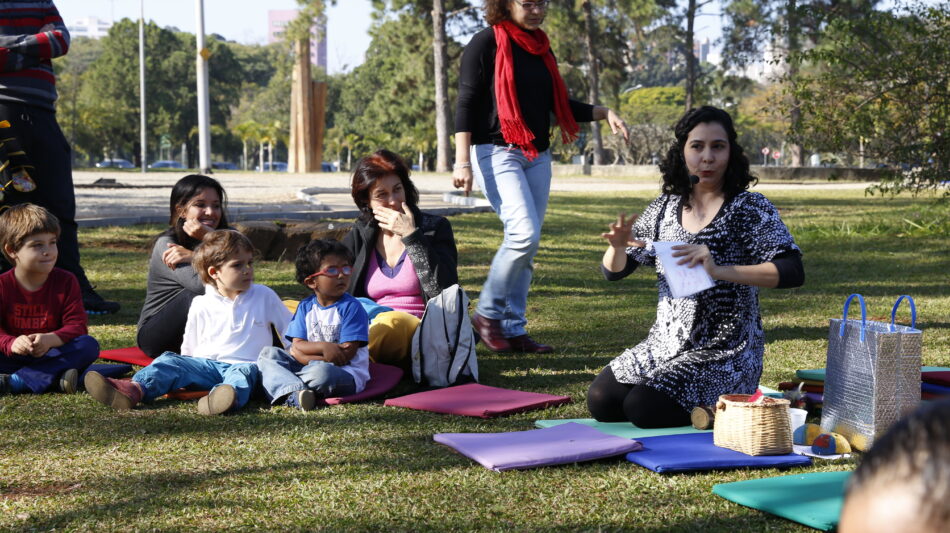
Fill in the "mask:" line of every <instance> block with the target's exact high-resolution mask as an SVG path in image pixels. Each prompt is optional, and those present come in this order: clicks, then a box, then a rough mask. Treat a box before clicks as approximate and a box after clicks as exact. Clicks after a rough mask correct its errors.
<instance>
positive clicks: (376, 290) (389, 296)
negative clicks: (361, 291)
mask: <svg viewBox="0 0 950 533" xmlns="http://www.w3.org/2000/svg"><path fill="white" fill-rule="evenodd" d="M369 255H370V260H369V271H368V272H367V273H366V295H367V296H369V297H370V298H371V299H372V300H373V301H374V302H376V303H378V304H379V305H385V306H386V307H392V308H393V309H394V310H396V311H403V312H406V313H409V314H410V315H414V316H416V317H418V318H422V313H423V311H425V309H426V302H425V300H424V299H423V297H422V288H421V287H420V286H419V277H418V276H417V275H416V268H415V267H414V266H412V261H410V260H409V257H405V258H404V259H403V264H402V267H400V268H399V271H398V272H397V273H396V275H395V276H394V277H392V278H390V277H388V276H386V274H384V273H383V270H382V269H381V268H380V267H379V260H377V259H376V253H375V251H372V252H370V254H369Z"/></svg>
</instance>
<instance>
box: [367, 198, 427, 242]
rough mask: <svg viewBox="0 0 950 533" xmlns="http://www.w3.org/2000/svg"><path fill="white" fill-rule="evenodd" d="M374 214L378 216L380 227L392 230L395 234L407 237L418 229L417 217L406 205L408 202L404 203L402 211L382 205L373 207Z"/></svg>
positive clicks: (377, 220)
mask: <svg viewBox="0 0 950 533" xmlns="http://www.w3.org/2000/svg"><path fill="white" fill-rule="evenodd" d="M373 216H374V217H376V222H377V223H379V227H380V228H382V229H384V230H386V231H388V232H391V233H392V234H393V235H398V236H400V237H405V236H406V235H409V234H410V233H412V232H413V231H416V221H415V218H414V217H413V216H412V211H411V210H410V209H409V206H408V205H406V202H403V203H402V212H399V211H396V210H394V209H389V208H388V207H382V206H380V207H375V208H373Z"/></svg>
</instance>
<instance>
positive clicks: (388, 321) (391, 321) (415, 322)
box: [369, 311, 421, 371]
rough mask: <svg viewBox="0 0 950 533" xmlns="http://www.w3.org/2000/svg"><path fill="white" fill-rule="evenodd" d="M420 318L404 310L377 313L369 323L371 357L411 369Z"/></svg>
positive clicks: (374, 359) (406, 369) (381, 361)
mask: <svg viewBox="0 0 950 533" xmlns="http://www.w3.org/2000/svg"><path fill="white" fill-rule="evenodd" d="M419 322H421V320H419V319H418V318H416V317H415V316H413V315H410V314H409V313H404V312H402V311H386V312H385V313H380V314H378V315H376V318H374V319H373V321H372V322H371V323H370V325H369V358H370V359H371V360H373V362H376V363H383V364H387V365H393V366H398V367H399V368H402V369H403V370H405V371H409V369H410V368H411V366H412V358H411V355H412V354H410V353H409V350H411V349H412V335H413V333H415V332H416V328H417V327H419Z"/></svg>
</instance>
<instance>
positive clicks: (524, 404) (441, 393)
mask: <svg viewBox="0 0 950 533" xmlns="http://www.w3.org/2000/svg"><path fill="white" fill-rule="evenodd" d="M570 401H571V397H570V396H555V395H553V394H541V393H537V392H525V391H517V390H511V389H500V388H498V387H489V386H487V385H481V384H479V383H467V384H465V385H459V386H456V387H447V388H445V389H436V390H430V391H425V392H417V393H415V394H409V395H407V396H400V397H399V398H390V399H389V400H386V403H385V404H384V405H389V406H394V407H406V408H408V409H417V410H420V411H431V412H433V413H444V414H449V415H462V416H477V417H480V418H493V417H496V416H504V415H510V414H513V413H520V412H523V411H531V410H534V409H543V408H545V407H550V406H552V405H561V404H565V403H570Z"/></svg>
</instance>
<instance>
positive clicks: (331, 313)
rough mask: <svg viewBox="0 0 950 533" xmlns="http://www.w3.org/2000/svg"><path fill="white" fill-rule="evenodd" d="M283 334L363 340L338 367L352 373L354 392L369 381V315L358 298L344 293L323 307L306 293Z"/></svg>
mask: <svg viewBox="0 0 950 533" xmlns="http://www.w3.org/2000/svg"><path fill="white" fill-rule="evenodd" d="M284 336H285V337H287V338H288V339H290V340H293V339H306V340H308V341H310V342H332V343H334V344H342V343H344V342H362V343H364V345H363V346H361V347H360V348H359V349H357V351H356V355H355V356H354V357H353V359H351V360H350V362H349V363H348V364H346V365H343V366H341V367H340V368H341V369H343V370H345V371H346V372H348V373H349V374H350V375H351V376H353V381H355V382H356V392H362V390H363V388H365V387H366V382H367V381H369V348H368V347H367V346H366V344H365V343H368V342H369V317H368V316H367V315H366V311H364V310H363V306H362V305H361V304H360V302H359V301H358V300H357V299H356V298H354V297H352V296H350V295H349V294H348V293H344V294H343V296H342V297H341V298H340V299H339V300H337V301H336V302H334V303H333V304H332V305H330V306H327V307H323V306H321V305H320V303H319V302H317V297H316V296H315V295H314V296H310V297H309V298H307V299H306V300H304V301H302V302H300V305H299V306H297V312H296V313H294V317H293V318H292V319H291V320H290V324H289V325H288V326H287V331H285V332H284Z"/></svg>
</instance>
